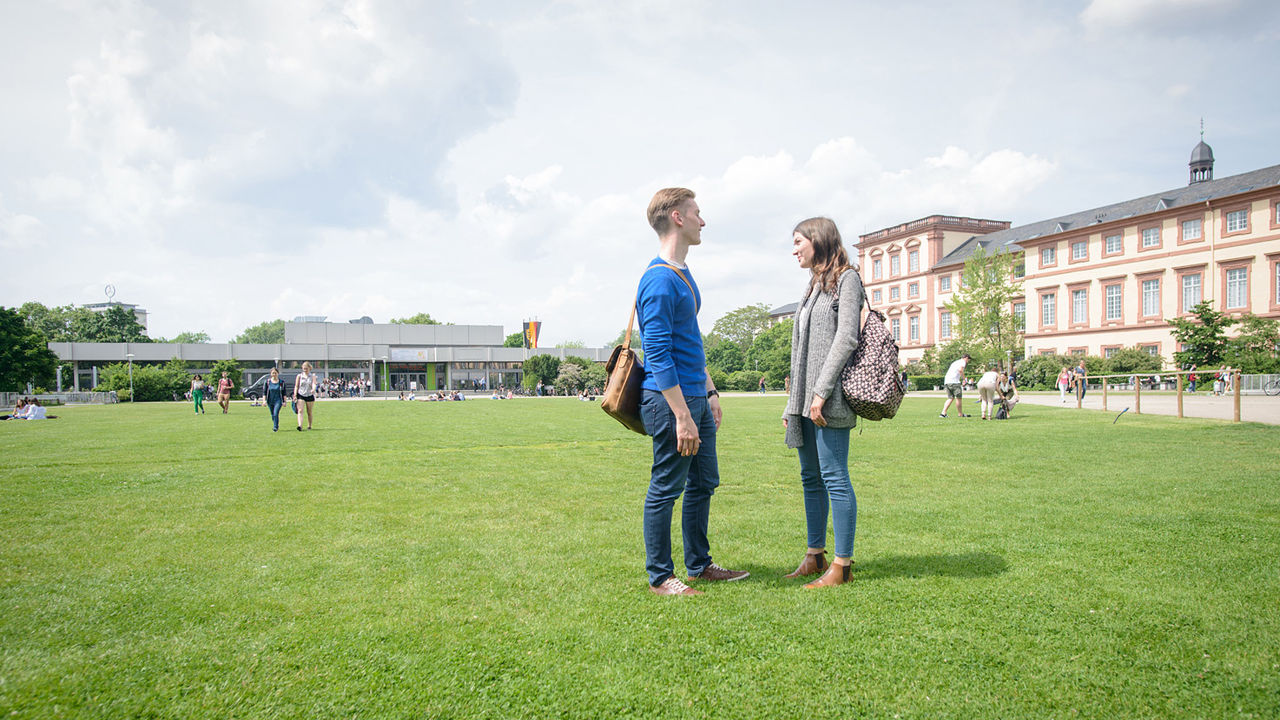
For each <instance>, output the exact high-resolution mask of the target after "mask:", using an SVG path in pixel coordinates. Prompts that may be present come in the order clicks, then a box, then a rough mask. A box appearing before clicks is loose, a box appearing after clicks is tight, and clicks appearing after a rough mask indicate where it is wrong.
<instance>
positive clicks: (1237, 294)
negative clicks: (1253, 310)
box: [1227, 268, 1249, 308]
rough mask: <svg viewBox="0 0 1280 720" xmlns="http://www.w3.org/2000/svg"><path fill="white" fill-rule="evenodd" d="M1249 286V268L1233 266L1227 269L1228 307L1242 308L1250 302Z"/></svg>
mask: <svg viewBox="0 0 1280 720" xmlns="http://www.w3.org/2000/svg"><path fill="white" fill-rule="evenodd" d="M1248 287H1249V271H1248V269H1247V268H1232V269H1230V270H1228V271H1227V307H1229V308H1242V307H1246V306H1247V305H1248V304H1249V300H1248V297H1247V294H1246V291H1247V290H1248Z"/></svg>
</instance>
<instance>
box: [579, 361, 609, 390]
mask: <svg viewBox="0 0 1280 720" xmlns="http://www.w3.org/2000/svg"><path fill="white" fill-rule="evenodd" d="M608 380H609V376H608V374H607V373H605V371H604V363H598V362H593V363H591V364H590V365H588V366H587V368H586V369H585V370H583V371H582V384H583V385H584V386H585V387H587V388H588V389H593V390H596V391H598V392H604V384H605V383H606V382H608Z"/></svg>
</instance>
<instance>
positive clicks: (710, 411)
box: [636, 188, 748, 595]
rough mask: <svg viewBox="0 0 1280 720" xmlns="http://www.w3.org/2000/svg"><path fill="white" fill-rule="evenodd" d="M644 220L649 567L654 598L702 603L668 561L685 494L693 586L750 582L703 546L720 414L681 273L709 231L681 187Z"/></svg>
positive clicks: (716, 472) (639, 301) (643, 410)
mask: <svg viewBox="0 0 1280 720" xmlns="http://www.w3.org/2000/svg"><path fill="white" fill-rule="evenodd" d="M648 217H649V225H650V226H652V227H653V230H654V232H656V233H657V234H658V257H656V258H654V259H653V260H652V261H651V262H650V263H649V267H648V268H646V269H645V271H644V274H643V275H641V277H640V289H639V292H638V294H637V297H636V308H637V315H638V316H639V319H640V337H641V350H642V351H643V353H644V393H643V399H642V400H641V403H640V415H641V418H642V419H643V420H644V426H645V430H646V432H648V434H649V435H650V436H652V438H653V466H652V468H651V470H650V474H649V491H648V493H646V494H645V499H644V549H645V565H646V570H647V571H648V574H649V589H650V590H651V591H652V592H654V593H656V594H658V595H700V594H701V591H699V590H694V589H693V588H691V587H689V586H688V585H686V584H685V583H684V582H682V581H681V580H680V578H678V577H676V575H675V566H674V564H673V563H672V560H671V515H672V511H673V508H674V506H675V502H676V500H677V499H679V498H680V496H681V495H683V496H684V501H683V502H682V504H681V515H682V517H681V528H682V530H683V536H684V565H685V569H686V570H687V571H688V573H689V580H690V581H691V582H692V581H731V580H741V579H742V578H745V577H746V576H747V575H748V573H747V572H745V571H741V570H726V569H724V568H722V567H720V566H719V565H717V564H716V563H715V562H713V561H712V559H711V546H710V543H709V542H708V541H707V525H708V517H709V515H710V510H711V496H712V494H714V493H715V490H716V487H717V486H718V485H719V484H720V468H719V464H718V461H717V458H716V430H717V428H719V427H720V421H721V417H722V414H721V410H720V393H718V392H717V391H716V386H715V384H714V383H712V382H711V376H710V374H708V373H707V360H706V354H705V352H704V350H703V347H702V332H701V331H700V330H699V329H698V310H699V308H700V307H701V305H702V296H701V294H700V293H699V292H698V286H697V284H696V283H695V282H694V280H693V274H692V273H691V272H689V268H688V267H687V266H686V265H685V256H686V255H688V253H689V248H690V247H691V246H694V245H699V244H701V243H702V228H703V226H704V225H706V223H705V222H703V220H702V214H701V210H700V209H699V208H698V203H697V202H696V201H694V193H693V191H692V190H687V189H685V188H667V189H664V190H659V191H658V192H657V193H656V194H655V195H654V196H653V200H651V201H650V202H649V210H648Z"/></svg>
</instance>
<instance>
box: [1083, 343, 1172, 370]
mask: <svg viewBox="0 0 1280 720" xmlns="http://www.w3.org/2000/svg"><path fill="white" fill-rule="evenodd" d="M1099 364H1100V365H1101V367H1100V368H1098V370H1099V371H1100V372H1096V373H1095V371H1091V372H1090V374H1101V375H1108V374H1113V375H1114V374H1119V373H1149V372H1158V371H1159V370H1160V369H1161V368H1163V367H1164V360H1163V359H1162V358H1161V357H1160V356H1159V355H1152V354H1151V353H1149V352H1147V351H1146V350H1143V349H1142V348H1139V347H1127V348H1120V349H1119V350H1116V351H1115V352H1114V353H1112V354H1111V357H1109V358H1099ZM1085 367H1086V368H1093V367H1094V365H1093V364H1091V363H1090V362H1089V361H1088V360H1086V361H1085Z"/></svg>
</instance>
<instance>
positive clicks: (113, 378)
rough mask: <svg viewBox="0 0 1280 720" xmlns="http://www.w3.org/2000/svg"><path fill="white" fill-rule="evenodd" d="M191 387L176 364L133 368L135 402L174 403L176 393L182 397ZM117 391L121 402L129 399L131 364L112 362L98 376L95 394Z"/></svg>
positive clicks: (188, 380) (141, 365) (188, 378)
mask: <svg viewBox="0 0 1280 720" xmlns="http://www.w3.org/2000/svg"><path fill="white" fill-rule="evenodd" d="M190 386H191V379H190V377H189V376H188V375H187V373H186V371H185V370H179V369H176V368H175V367H174V366H173V362H172V361H170V363H169V364H168V365H164V366H158V365H143V364H141V363H134V365H133V400H134V401H135V402H164V401H166V400H167V401H172V400H173V394H174V393H175V392H177V393H179V394H181V393H183V392H186V390H187V388H189V387H190ZM111 390H115V391H116V394H117V396H118V397H119V398H120V401H121V402H128V398H129V364H128V363H112V364H111V365H108V366H106V367H105V368H103V370H102V372H101V374H99V376H98V387H96V388H94V391H95V392H108V391H111Z"/></svg>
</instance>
